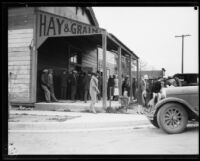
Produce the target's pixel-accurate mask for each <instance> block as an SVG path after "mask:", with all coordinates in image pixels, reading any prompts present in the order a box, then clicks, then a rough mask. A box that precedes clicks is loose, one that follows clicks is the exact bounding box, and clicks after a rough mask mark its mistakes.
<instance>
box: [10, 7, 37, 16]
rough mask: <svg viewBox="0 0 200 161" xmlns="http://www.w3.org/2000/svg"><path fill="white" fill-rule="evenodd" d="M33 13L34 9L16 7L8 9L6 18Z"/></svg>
mask: <svg viewBox="0 0 200 161" xmlns="http://www.w3.org/2000/svg"><path fill="white" fill-rule="evenodd" d="M33 13H34V7H18V8H9V9H8V16H13V15H26V14H33Z"/></svg>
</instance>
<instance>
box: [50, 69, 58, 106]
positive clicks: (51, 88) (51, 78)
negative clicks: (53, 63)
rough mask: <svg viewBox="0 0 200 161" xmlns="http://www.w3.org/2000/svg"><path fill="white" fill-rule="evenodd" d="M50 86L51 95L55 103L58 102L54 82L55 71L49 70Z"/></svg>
mask: <svg viewBox="0 0 200 161" xmlns="http://www.w3.org/2000/svg"><path fill="white" fill-rule="evenodd" d="M48 86H49V90H50V95H51V98H52V101H53V102H58V100H57V98H56V96H55V94H54V82H53V69H49V74H48Z"/></svg>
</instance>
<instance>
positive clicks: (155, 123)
mask: <svg viewBox="0 0 200 161" xmlns="http://www.w3.org/2000/svg"><path fill="white" fill-rule="evenodd" d="M149 121H150V122H151V124H152V125H153V126H155V127H157V128H159V125H158V122H157V120H156V118H154V119H153V120H149Z"/></svg>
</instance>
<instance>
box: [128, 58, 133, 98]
mask: <svg viewBox="0 0 200 161" xmlns="http://www.w3.org/2000/svg"><path fill="white" fill-rule="evenodd" d="M131 62H132V55H130V60H129V78H130V100H131V101H132V99H133V84H132V82H133V81H132V79H133V78H132V72H131Z"/></svg>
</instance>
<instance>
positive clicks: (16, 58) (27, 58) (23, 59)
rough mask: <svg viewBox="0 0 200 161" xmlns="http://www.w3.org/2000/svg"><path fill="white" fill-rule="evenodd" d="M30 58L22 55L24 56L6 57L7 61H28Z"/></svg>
mask: <svg viewBox="0 0 200 161" xmlns="http://www.w3.org/2000/svg"><path fill="white" fill-rule="evenodd" d="M30 60H31V57H30V56H27V55H24V56H19V55H14V56H10V55H9V57H8V61H11V62H12V61H30Z"/></svg>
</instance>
